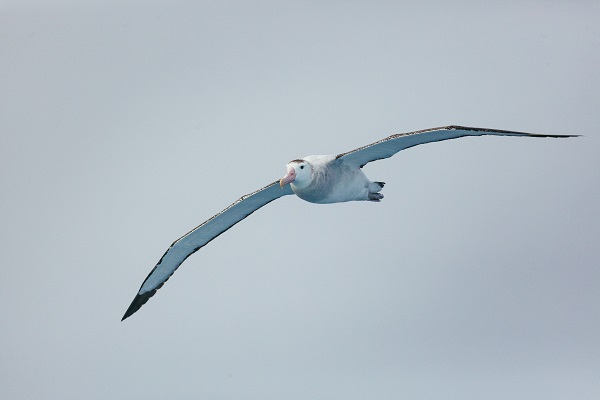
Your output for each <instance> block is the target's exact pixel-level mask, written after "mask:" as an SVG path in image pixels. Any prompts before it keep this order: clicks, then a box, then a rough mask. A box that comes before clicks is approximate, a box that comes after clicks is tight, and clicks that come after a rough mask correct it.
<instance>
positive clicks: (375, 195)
mask: <svg viewBox="0 0 600 400" xmlns="http://www.w3.org/2000/svg"><path fill="white" fill-rule="evenodd" d="M381 199H383V195H382V194H381V193H369V201H381Z"/></svg>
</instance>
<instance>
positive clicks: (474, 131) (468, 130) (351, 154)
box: [336, 125, 581, 168]
mask: <svg viewBox="0 0 600 400" xmlns="http://www.w3.org/2000/svg"><path fill="white" fill-rule="evenodd" d="M434 132H438V133H439V136H438V137H434V136H431V135H430V136H429V137H428V138H427V140H423V141H418V140H415V141H414V143H410V144H408V145H400V144H399V145H398V146H397V147H396V146H394V147H395V148H390V149H387V150H388V151H385V152H384V153H385V154H376V153H374V154H373V156H372V157H369V156H367V155H366V154H365V156H364V157H360V156H359V155H358V154H359V152H361V151H362V150H366V149H368V148H371V147H374V146H377V145H383V144H385V143H386V142H389V141H390V140H394V139H401V138H409V137H411V136H412V137H415V136H417V135H421V134H427V133H434ZM444 132H454V133H456V134H455V135H450V136H448V135H444V134H443V133H444ZM459 132H463V133H462V134H461V133H459ZM483 135H496V136H530V137H549V138H568V137H579V136H581V135H550V134H541V133H529V132H519V131H508V130H502V129H491V128H474V127H468V126H460V125H448V126H441V127H437V128H429V129H422V130H419V131H414V132H406V133H398V134H395V135H391V136H388V137H386V138H384V139H381V140H378V141H377V142H374V143H371V144H368V145H366V146H362V147H359V148H357V149H354V150H350V151H347V152H345V153H341V154H338V155H337V156H336V159H340V158H342V159H344V160H348V161H351V160H352V159H355V160H352V161H356V162H358V164H359V166H360V168H362V167H364V166H365V165H366V164H368V163H370V162H372V161H377V160H382V159H385V158H389V157H391V156H393V155H394V154H396V153H397V152H399V151H401V150H405V149H408V148H410V147H414V146H417V145H419V144H424V143H432V142H439V141H443V140H450V139H457V138H460V137H464V136H483Z"/></svg>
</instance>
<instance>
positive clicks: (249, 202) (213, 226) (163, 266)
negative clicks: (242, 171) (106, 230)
mask: <svg viewBox="0 0 600 400" xmlns="http://www.w3.org/2000/svg"><path fill="white" fill-rule="evenodd" d="M288 194H293V192H292V189H291V188H290V185H286V186H284V187H283V188H281V187H280V186H279V181H277V182H273V183H271V184H270V185H267V186H265V187H264V188H262V189H259V190H257V191H256V192H253V193H250V194H247V195H245V196H242V197H240V198H239V199H238V200H236V201H235V203H233V204H232V205H230V206H229V207H227V208H226V209H224V210H223V211H221V212H220V213H218V214H217V215H215V216H213V217H212V218H210V219H209V220H207V221H205V222H203V223H202V224H201V225H199V226H198V227H196V228H194V229H193V230H191V231H190V232H188V233H187V234H185V235H184V236H182V237H180V238H179V239H177V240H176V241H175V242H173V244H172V245H171V247H169V249H168V250H167V251H166V252H165V254H163V256H162V257H161V259H160V261H158V264H156V266H155V267H154V269H153V270H152V271H151V272H150V274H149V275H148V277H147V278H146V280H145V281H144V283H142V286H141V287H140V290H139V291H138V293H137V295H136V296H135V298H134V299H133V301H132V302H131V305H130V306H129V308H128V309H127V311H126V312H125V315H123V318H122V319H121V321H123V320H124V319H125V318H127V317H129V316H131V315H132V314H133V313H135V312H136V311H137V310H139V309H140V307H142V306H143V305H144V304H145V303H146V302H147V301H148V299H149V298H150V297H152V296H154V294H155V293H156V291H157V290H158V289H160V288H161V287H162V285H164V283H165V282H166V281H167V279H169V278H170V277H171V275H173V273H174V272H175V270H176V269H177V268H179V266H180V265H181V263H183V262H184V261H185V260H186V259H187V258H188V257H189V256H191V255H192V254H194V253H195V252H197V251H198V250H200V249H201V248H202V247H204V246H206V245H207V244H208V243H209V242H210V241H211V240H213V239H214V238H216V237H217V236H219V235H220V234H221V233H223V232H225V231H226V230H228V229H229V228H231V227H232V226H233V225H235V224H237V223H238V222H240V221H241V220H243V219H244V218H246V217H247V216H248V215H250V214H252V213H253V212H254V211H256V210H258V209H259V208H261V207H262V206H264V205H267V204H268V203H270V202H272V201H273V200H276V199H278V198H280V197H282V196H286V195H288Z"/></svg>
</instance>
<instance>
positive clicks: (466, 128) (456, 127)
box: [428, 125, 583, 138]
mask: <svg viewBox="0 0 600 400" xmlns="http://www.w3.org/2000/svg"><path fill="white" fill-rule="evenodd" d="M441 129H448V130H460V131H473V132H497V133H508V134H510V133H512V134H515V133H517V134H521V135H527V136H533V137H549V138H570V137H581V136H583V135H552V134H546V133H530V132H519V131H508V130H504V129H493V128H474V127H471V126H461V125H447V126H441V127H439V128H433V129H430V130H441ZM428 130H429V129H428Z"/></svg>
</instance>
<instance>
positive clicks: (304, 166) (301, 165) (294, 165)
mask: <svg viewBox="0 0 600 400" xmlns="http://www.w3.org/2000/svg"><path fill="white" fill-rule="evenodd" d="M286 168H287V173H286V174H285V176H284V177H283V178H281V180H280V181H279V186H281V187H284V186H285V185H287V184H288V183H289V184H292V183H293V186H295V187H305V186H307V185H308V184H309V183H310V181H311V179H312V166H311V165H310V163H309V162H308V161H306V160H293V161H290V162H289V163H288V164H287V165H286Z"/></svg>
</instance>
